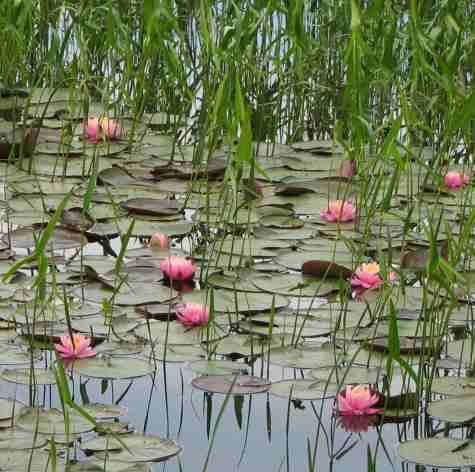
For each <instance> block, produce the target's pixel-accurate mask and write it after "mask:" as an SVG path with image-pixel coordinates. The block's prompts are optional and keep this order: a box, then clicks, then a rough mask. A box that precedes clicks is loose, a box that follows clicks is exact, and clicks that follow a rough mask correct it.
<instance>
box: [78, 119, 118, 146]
mask: <svg viewBox="0 0 475 472" xmlns="http://www.w3.org/2000/svg"><path fill="white" fill-rule="evenodd" d="M83 129H84V136H85V138H86V139H87V140H88V141H90V142H91V143H98V142H100V141H102V140H103V139H109V140H111V141H113V140H116V139H120V138H121V137H122V135H123V129H122V126H120V124H119V122H118V121H117V120H113V119H111V118H96V117H95V116H93V117H90V118H88V119H87V120H86V121H84V123H83Z"/></svg>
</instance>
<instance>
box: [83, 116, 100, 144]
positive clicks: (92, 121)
mask: <svg viewBox="0 0 475 472" xmlns="http://www.w3.org/2000/svg"><path fill="white" fill-rule="evenodd" d="M83 129H84V136H85V137H86V139H87V140H88V141H90V142H92V143H97V142H99V141H100V140H101V139H102V128H101V125H100V123H99V119H98V118H96V117H94V116H93V117H91V118H88V119H87V120H86V121H85V122H84V123H83Z"/></svg>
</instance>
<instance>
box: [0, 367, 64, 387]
mask: <svg viewBox="0 0 475 472" xmlns="http://www.w3.org/2000/svg"><path fill="white" fill-rule="evenodd" d="M0 377H1V378H2V379H3V380H6V381H7V382H12V383H17V384H23V385H53V384H55V383H56V378H55V376H54V372H53V371H52V370H50V369H41V368H35V369H31V368H30V367H26V368H19V369H4V370H3V371H2V372H1V373H0Z"/></svg>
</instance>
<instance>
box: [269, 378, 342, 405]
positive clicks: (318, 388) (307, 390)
mask: <svg viewBox="0 0 475 472" xmlns="http://www.w3.org/2000/svg"><path fill="white" fill-rule="evenodd" d="M338 390H339V388H338V384H333V383H327V382H325V381H323V380H315V379H311V380H308V379H289V380H281V381H279V382H273V383H272V386H271V388H270V390H269V393H270V394H271V395H275V396H277V397H282V398H289V397H290V398H291V400H321V399H324V398H333V397H334V396H335V395H336V394H337V393H338Z"/></svg>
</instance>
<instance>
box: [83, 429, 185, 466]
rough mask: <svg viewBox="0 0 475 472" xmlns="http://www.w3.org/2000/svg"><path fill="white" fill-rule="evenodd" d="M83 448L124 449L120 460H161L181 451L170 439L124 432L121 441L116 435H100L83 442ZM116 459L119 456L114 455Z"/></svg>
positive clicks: (88, 449)
mask: <svg viewBox="0 0 475 472" xmlns="http://www.w3.org/2000/svg"><path fill="white" fill-rule="evenodd" d="M125 447H126V448H127V449H125ZM81 448H82V449H84V450H85V451H90V452H102V451H113V450H116V451H122V456H121V457H120V462H160V461H165V460H167V459H170V458H171V457H173V456H176V455H177V454H178V453H179V452H180V451H181V448H180V447H179V446H177V445H176V443H175V442H173V441H172V440H170V439H163V438H160V437H159V436H152V435H145V434H139V433H131V434H122V435H120V441H119V440H118V439H116V438H115V437H114V436H100V437H98V438H95V439H92V440H90V441H85V442H83V443H81ZM114 460H116V461H117V460H118V458H117V457H114Z"/></svg>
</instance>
